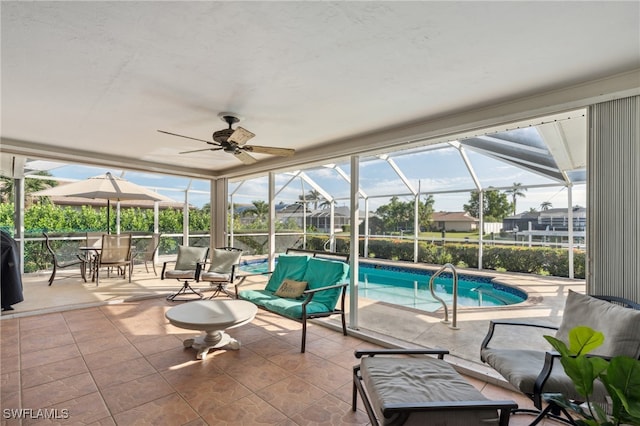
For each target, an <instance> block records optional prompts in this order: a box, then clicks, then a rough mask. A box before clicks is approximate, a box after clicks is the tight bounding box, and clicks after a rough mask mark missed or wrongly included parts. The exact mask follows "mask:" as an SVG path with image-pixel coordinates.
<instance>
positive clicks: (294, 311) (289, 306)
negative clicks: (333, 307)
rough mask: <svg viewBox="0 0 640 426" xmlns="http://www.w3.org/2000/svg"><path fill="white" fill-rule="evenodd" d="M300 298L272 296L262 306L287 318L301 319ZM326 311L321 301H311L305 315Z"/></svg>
mask: <svg viewBox="0 0 640 426" xmlns="http://www.w3.org/2000/svg"><path fill="white" fill-rule="evenodd" d="M303 301H304V300H300V299H287V298H284V297H274V298H273V299H271V300H268V301H265V302H264V308H265V309H268V310H270V311H273V312H275V313H277V314H280V315H282V316H285V317H287V318H295V319H302V302H303ZM323 312H327V307H326V306H325V305H324V304H323V303H318V302H313V301H311V302H310V303H309V304H308V305H307V315H311V314H317V313H323Z"/></svg>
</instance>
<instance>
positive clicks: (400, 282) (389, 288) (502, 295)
mask: <svg viewBox="0 0 640 426" xmlns="http://www.w3.org/2000/svg"><path fill="white" fill-rule="evenodd" d="M358 269H359V274H358V275H359V279H358V281H359V285H358V295H359V296H360V297H364V298H367V299H371V300H376V301H380V302H385V303H391V304H394V305H400V306H406V307H409V308H415V309H420V310H423V311H427V312H435V311H437V310H438V309H440V308H442V304H441V303H440V302H438V301H437V300H435V299H434V298H433V297H432V296H431V292H430V291H429V280H430V279H431V275H432V271H430V270H425V269H418V268H410V267H406V266H393V265H387V264H380V263H373V262H367V261H361V262H360V264H359V268H358ZM241 270H242V271H243V272H250V273H258V272H265V271H266V270H267V261H266V260H253V261H248V262H243V264H242V265H241ZM434 284H435V286H434V287H435V293H436V295H437V296H438V297H440V298H442V299H443V300H444V301H445V302H446V303H447V304H448V305H449V306H451V303H452V302H453V280H452V277H451V274H450V273H443V274H441V275H440V276H438V277H437V278H436V279H435V280H434ZM526 299H527V293H525V292H524V291H522V290H519V289H517V288H515V287H511V286H507V285H503V284H497V283H494V282H492V278H491V277H484V276H475V275H465V274H458V305H459V306H487V307H488V306H505V305H512V304H515V303H520V302H523V301H525V300H526Z"/></svg>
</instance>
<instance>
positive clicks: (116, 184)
mask: <svg viewBox="0 0 640 426" xmlns="http://www.w3.org/2000/svg"><path fill="white" fill-rule="evenodd" d="M32 195H36V196H65V197H82V198H98V199H103V200H107V232H109V231H110V225H111V223H110V222H111V221H110V212H109V211H110V210H111V208H110V206H109V202H110V201H122V200H152V201H171V202H173V201H174V200H172V199H171V198H169V197H166V196H164V195H162V194H158V193H157V192H153V191H151V190H150V189H147V188H145V187H142V186H140V185H136V184H135V183H132V182H129V181H128V180H125V179H122V178H119V177H115V176H112V175H111V173H109V172H107V173H105V174H104V175H99V176H93V177H90V178H88V179H85V180H81V181H78V182H73V183H69V184H66V185H59V186H55V187H53V188H48V189H44V190H42V191H37V192H34V193H33V194H32Z"/></svg>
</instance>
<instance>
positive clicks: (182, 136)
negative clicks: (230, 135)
mask: <svg viewBox="0 0 640 426" xmlns="http://www.w3.org/2000/svg"><path fill="white" fill-rule="evenodd" d="M158 131H159V132H160V133H165V134H167V135H171V136H178V137H179V138H186V139H191V140H194V141H200V142H204V143H208V144H209V145H218V143H217V142H212V141H205V140H204V139H198V138H192V137H191V136H185V135H179V134H177V133H171V132H165V131H164V130H158Z"/></svg>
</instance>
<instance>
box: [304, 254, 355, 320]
mask: <svg viewBox="0 0 640 426" xmlns="http://www.w3.org/2000/svg"><path fill="white" fill-rule="evenodd" d="M348 273H349V265H347V264H346V263H344V262H338V261H335V260H327V259H318V258H315V257H312V258H310V259H309V262H308V263H307V270H306V272H305V274H304V277H303V278H302V281H306V282H307V283H308V285H309V290H313V289H316V288H320V287H328V286H332V285H335V284H339V283H342V282H344V280H345V279H346V278H347V274H348ZM341 291H342V289H341V288H334V289H331V290H327V291H320V292H318V293H316V294H315V295H314V296H313V302H315V303H322V304H323V305H324V306H325V311H332V310H334V309H335V307H336V303H338V299H339V298H340V292H341Z"/></svg>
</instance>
